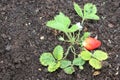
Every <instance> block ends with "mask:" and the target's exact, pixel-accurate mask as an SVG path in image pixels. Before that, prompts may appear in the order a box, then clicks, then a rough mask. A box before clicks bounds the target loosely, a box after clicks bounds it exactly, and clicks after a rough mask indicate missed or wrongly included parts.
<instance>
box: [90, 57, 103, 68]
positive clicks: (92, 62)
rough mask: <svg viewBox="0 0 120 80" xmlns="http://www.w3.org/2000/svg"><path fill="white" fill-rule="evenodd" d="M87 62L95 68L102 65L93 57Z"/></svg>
mask: <svg viewBox="0 0 120 80" xmlns="http://www.w3.org/2000/svg"><path fill="white" fill-rule="evenodd" d="M89 64H90V65H91V66H92V67H93V68H95V69H101V67H102V64H101V62H100V61H98V60H97V59H94V58H91V59H90V60H89Z"/></svg>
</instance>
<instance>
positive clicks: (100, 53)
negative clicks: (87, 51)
mask: <svg viewBox="0 0 120 80" xmlns="http://www.w3.org/2000/svg"><path fill="white" fill-rule="evenodd" d="M93 57H94V58H96V59H98V60H100V61H102V60H106V59H107V58H108V55H107V53H106V52H103V51H101V50H96V51H95V52H94V54H93Z"/></svg>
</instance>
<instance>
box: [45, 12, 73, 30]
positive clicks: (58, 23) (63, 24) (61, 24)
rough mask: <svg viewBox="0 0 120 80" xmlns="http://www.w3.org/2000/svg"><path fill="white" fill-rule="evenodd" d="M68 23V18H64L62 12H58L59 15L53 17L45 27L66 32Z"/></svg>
mask: <svg viewBox="0 0 120 80" xmlns="http://www.w3.org/2000/svg"><path fill="white" fill-rule="evenodd" d="M70 23H71V21H70V19H69V17H67V16H65V15H64V14H63V13H62V12H60V13H59V15H56V16H55V17H54V20H50V21H48V22H47V24H46V25H47V26H48V27H50V28H53V29H56V30H60V31H63V32H67V31H68V27H69V25H70Z"/></svg>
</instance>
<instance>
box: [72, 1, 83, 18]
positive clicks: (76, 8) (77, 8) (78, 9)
mask: <svg viewBox="0 0 120 80" xmlns="http://www.w3.org/2000/svg"><path fill="white" fill-rule="evenodd" d="M74 9H75V11H76V13H77V14H78V15H79V16H80V17H82V18H83V13H82V9H81V8H80V6H79V5H78V4H77V3H75V2H74Z"/></svg>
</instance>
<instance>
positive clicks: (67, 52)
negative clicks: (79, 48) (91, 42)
mask: <svg viewBox="0 0 120 80" xmlns="http://www.w3.org/2000/svg"><path fill="white" fill-rule="evenodd" d="M71 48H72V46H69V47H68V49H67V51H66V53H65V56H64V58H63V59H65V58H66V57H67V55H68V54H69V51H70V49H71Z"/></svg>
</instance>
